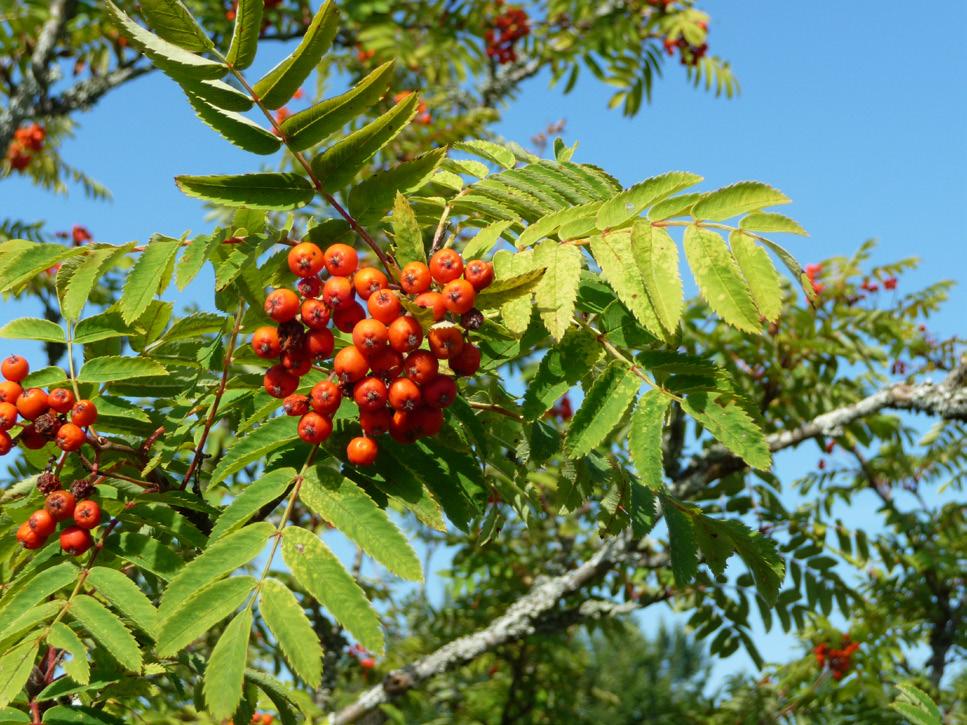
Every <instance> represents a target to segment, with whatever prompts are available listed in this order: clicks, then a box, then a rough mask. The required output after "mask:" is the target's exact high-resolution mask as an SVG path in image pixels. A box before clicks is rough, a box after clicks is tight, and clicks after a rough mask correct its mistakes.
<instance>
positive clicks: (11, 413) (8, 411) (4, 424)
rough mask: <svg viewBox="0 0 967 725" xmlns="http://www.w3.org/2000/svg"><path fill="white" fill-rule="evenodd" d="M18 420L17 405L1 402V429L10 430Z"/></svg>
mask: <svg viewBox="0 0 967 725" xmlns="http://www.w3.org/2000/svg"><path fill="white" fill-rule="evenodd" d="M16 422H17V406H15V405H13V404H11V403H0V430H10V429H11V428H13V426H14V423H16Z"/></svg>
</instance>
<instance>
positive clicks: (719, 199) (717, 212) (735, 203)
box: [692, 181, 789, 222]
mask: <svg viewBox="0 0 967 725" xmlns="http://www.w3.org/2000/svg"><path fill="white" fill-rule="evenodd" d="M788 203H789V197H787V196H786V195H785V194H783V193H782V192H781V191H779V190H778V189H773V188H772V187H771V186H768V185H766V184H763V183H761V182H759V181H740V182H739V183H737V184H732V185H731V186H724V187H722V188H721V189H716V190H715V191H710V192H709V193H707V194H705V195H704V196H703V197H702V199H701V200H700V201H699V202H698V203H697V204H695V206H693V207H692V216H693V217H694V218H696V219H708V220H710V221H715V222H718V221H722V220H724V219H729V218H731V217H734V216H738V215H739V214H745V213H746V212H750V211H756V210H758V209H762V208H763V207H767V206H774V205H775V204H788Z"/></svg>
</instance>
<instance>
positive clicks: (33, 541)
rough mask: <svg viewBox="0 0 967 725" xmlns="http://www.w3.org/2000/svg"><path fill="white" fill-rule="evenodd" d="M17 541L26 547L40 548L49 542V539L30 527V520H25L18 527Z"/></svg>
mask: <svg viewBox="0 0 967 725" xmlns="http://www.w3.org/2000/svg"><path fill="white" fill-rule="evenodd" d="M17 541H19V542H20V544H21V546H23V548H25V549H39V548H40V547H41V546H43V545H44V544H45V543H46V542H47V539H46V538H45V537H43V536H40V535H39V534H38V533H37V532H36V531H34V530H33V529H32V528H30V522H29V521H24V522H23V523H22V524H21V525H20V528H18V529H17Z"/></svg>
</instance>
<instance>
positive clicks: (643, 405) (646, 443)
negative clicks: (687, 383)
mask: <svg viewBox="0 0 967 725" xmlns="http://www.w3.org/2000/svg"><path fill="white" fill-rule="evenodd" d="M670 402H671V399H670V398H668V397H667V396H666V395H663V394H662V393H661V391H659V390H649V391H648V392H647V393H645V394H644V395H642V396H641V399H640V400H639V401H638V407H637V408H636V409H635V414H634V415H633V416H632V418H631V434H630V436H629V439H628V449H629V451H630V453H631V460H632V461H634V464H635V469H636V470H637V471H638V477H639V478H641V479H642V480H643V481H644V482H645V484H646V485H647V486H648V488H650V489H652V490H654V491H658V490H661V487H662V480H663V478H664V468H663V466H662V443H663V440H662V430H663V429H664V426H665V413H666V412H667V411H668V405H669V403H670Z"/></svg>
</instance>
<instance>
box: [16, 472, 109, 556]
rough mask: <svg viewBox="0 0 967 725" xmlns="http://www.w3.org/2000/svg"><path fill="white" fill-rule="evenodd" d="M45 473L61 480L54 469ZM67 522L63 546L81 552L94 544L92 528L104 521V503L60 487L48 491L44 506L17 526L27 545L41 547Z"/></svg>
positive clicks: (62, 533)
mask: <svg viewBox="0 0 967 725" xmlns="http://www.w3.org/2000/svg"><path fill="white" fill-rule="evenodd" d="M41 476H42V477H43V476H47V478H48V479H53V480H54V481H56V480H57V477H56V476H54V475H53V474H52V473H50V472H48V473H46V474H41ZM48 485H49V484H48ZM57 485H59V481H58V482H57ZM63 522H70V523H69V525H68V526H66V527H65V528H64V529H62V530H61V532H60V548H61V549H63V550H64V551H65V552H66V553H68V554H70V555H71V556H80V555H81V554H83V553H84V552H85V551H87V550H88V549H90V548H91V547H92V546H93V545H94V538H93V537H92V536H91V529H93V528H94V527H95V526H97V525H98V524H100V523H101V507H100V506H98V505H97V501H93V500H91V499H85V500H82V501H78V500H77V497H76V496H75V495H74V494H73V493H71V492H70V491H65V490H64V489H61V488H57V489H55V490H53V491H51V492H50V493H48V494H47V500H46V501H45V502H44V507H43V508H42V509H37V510H36V511H34V512H33V513H32V514H30V518H28V519H27V520H26V521H25V522H24V523H23V524H21V526H20V528H19V529H17V541H19V542H20V543H21V544H22V545H23V547H24V548H25V549H39V548H40V547H41V546H43V545H44V544H46V543H47V539H48V537H49V536H50V535H51V534H53V533H54V531H55V530H56V529H57V524H59V523H63Z"/></svg>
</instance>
